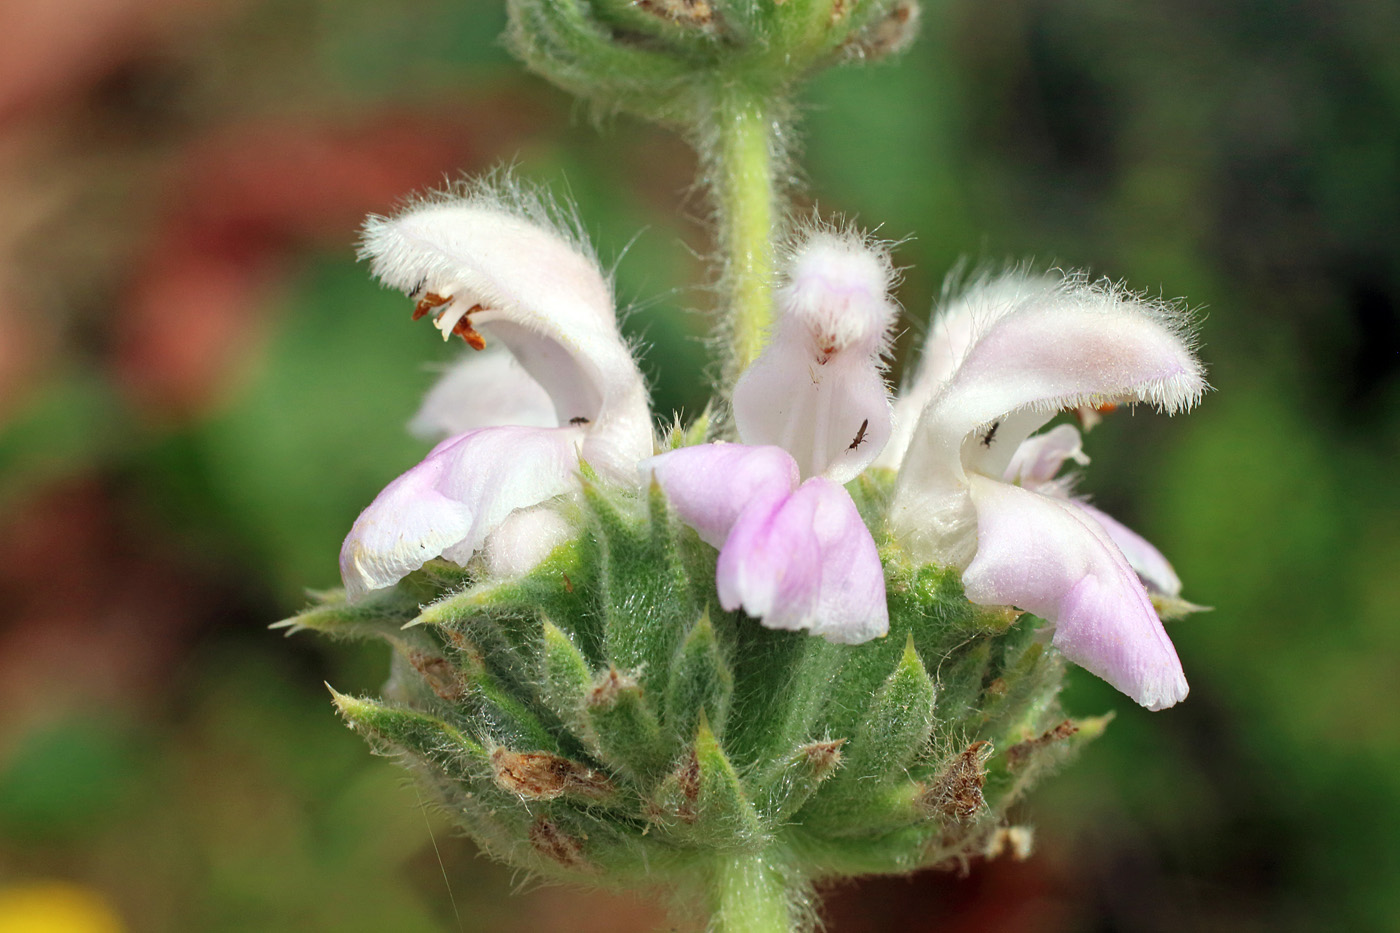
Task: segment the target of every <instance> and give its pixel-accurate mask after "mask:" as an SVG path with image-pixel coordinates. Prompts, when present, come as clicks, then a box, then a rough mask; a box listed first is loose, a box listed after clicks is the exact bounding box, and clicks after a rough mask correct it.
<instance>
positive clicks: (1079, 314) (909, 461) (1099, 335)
mask: <svg viewBox="0 0 1400 933" xmlns="http://www.w3.org/2000/svg"><path fill="white" fill-rule="evenodd" d="M1174 315H1176V316H1174ZM1206 388H1207V385H1206V382H1205V377H1204V371H1203V369H1202V367H1201V364H1200V362H1199V361H1198V360H1197V359H1196V357H1195V355H1194V353H1193V352H1192V347H1191V343H1190V339H1189V337H1188V336H1187V334H1186V330H1185V325H1184V323H1183V322H1182V321H1181V320H1180V318H1179V315H1178V314H1177V312H1175V310H1174V309H1172V308H1170V307H1168V306H1164V305H1160V304H1154V303H1151V302H1143V301H1138V300H1136V299H1134V298H1132V296H1128V295H1125V294H1122V293H1120V292H1117V291H1115V290H1113V289H1110V288H1107V287H1101V286H1088V285H1084V284H1083V283H1082V282H1080V281H1078V280H1073V279H1072V280H1068V281H1066V282H1064V283H1061V285H1060V286H1059V287H1057V288H1056V289H1054V290H1053V291H1045V290H1040V291H1032V292H1031V293H1029V294H1028V295H1027V296H1026V297H1025V298H1024V299H1023V300H1021V301H1020V302H1019V304H1017V305H1016V306H1015V307H1014V308H1012V309H1011V310H1009V311H1006V312H1005V313H1003V314H1002V315H1001V316H1000V317H998V318H997V319H996V320H995V321H994V322H993V323H992V324H991V325H990V327H988V328H987V329H986V330H985V331H984V332H982V333H980V334H979V335H978V336H977V338H976V340H975V341H974V342H973V343H972V345H971V346H970V347H969V348H968V350H967V352H966V354H965V356H964V358H963V360H962V362H961V363H960V364H959V365H958V367H957V369H956V370H955V371H954V372H953V374H952V375H951V376H950V377H949V378H948V380H947V381H946V382H945V383H944V385H943V387H942V389H941V390H940V391H939V392H938V393H937V394H936V395H935V396H934V397H933V399H932V401H930V402H929V404H928V405H927V407H926V408H925V409H924V412H923V414H922V416H921V417H920V421H919V426H918V428H917V430H916V432H915V435H914V438H913V441H912V443H911V445H910V449H909V451H908V453H907V454H906V457H905V461H904V464H903V466H902V468H901V470H900V476H899V482H898V486H897V488H896V493H895V499H894V504H893V507H892V510H891V527H892V529H893V530H894V531H895V533H896V534H897V535H898V536H900V537H901V538H903V539H905V540H906V543H907V544H909V545H910V546H911V548H912V549H913V550H914V551H915V554H916V556H920V557H923V558H925V559H931V560H938V559H946V554H945V553H942V551H943V549H942V548H941V545H940V541H939V535H938V534H937V533H935V534H930V533H929V532H928V530H927V529H926V528H923V527H922V526H921V523H920V518H919V517H920V515H921V514H924V513H928V512H936V513H949V512H952V511H956V507H955V506H954V505H952V504H951V502H949V501H945V500H956V499H962V498H965V497H966V496H967V494H968V490H967V482H966V480H967V475H968V473H969V472H970V471H978V472H984V473H986V474H988V475H993V476H1000V475H1001V473H1002V471H1003V470H1004V469H1005V468H1006V466H1007V465H1008V463H1009V460H1010V456H1011V454H1012V453H1013V452H1014V451H1015V450H1016V449H1017V447H1019V445H1020V443H1021V441H1023V440H1024V439H1025V438H1026V437H1027V436H1028V435H1029V433H1030V432H1031V431H1034V430H1035V429H1036V428H1038V427H1039V426H1040V425H1041V424H1044V422H1045V421H1047V420H1049V418H1050V417H1052V416H1053V415H1054V414H1055V413H1056V412H1058V411H1060V410H1062V409H1064V408H1074V407H1077V406H1080V405H1084V404H1090V405H1098V404H1103V403H1124V402H1127V403H1132V402H1147V403H1149V404H1152V405H1155V406H1156V407H1159V408H1162V409H1164V410H1166V411H1168V412H1173V411H1178V410H1181V409H1184V408H1188V407H1190V406H1191V405H1193V404H1195V402H1196V401H1197V400H1198V399H1199V398H1200V396H1201V394H1202V393H1204V392H1205V390H1206ZM993 430H995V433H994V434H993V435H992V437H991V439H990V440H991V442H990V443H988V442H987V441H988V437H987V435H988V433H989V432H992V431H993ZM979 436H980V438H981V442H980V443H979V442H978V441H977V440H976V438H977V437H979ZM984 447H985V448H986V449H985V450H983V449H981V448H984ZM998 448H999V450H998Z"/></svg>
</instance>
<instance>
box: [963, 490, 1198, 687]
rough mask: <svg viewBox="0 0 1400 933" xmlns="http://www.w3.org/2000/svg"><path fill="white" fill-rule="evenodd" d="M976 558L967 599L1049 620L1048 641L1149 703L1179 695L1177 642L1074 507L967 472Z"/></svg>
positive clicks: (1119, 557) (1103, 537)
mask: <svg viewBox="0 0 1400 933" xmlns="http://www.w3.org/2000/svg"><path fill="white" fill-rule="evenodd" d="M969 483H970V486H971V495H972V501H973V505H974V507H975V508H976V510H977V555H976V557H975V558H974V559H973V561H972V563H971V564H970V565H969V566H968V568H967V569H966V570H965V571H964V572H963V587H964V590H965V591H966V593H967V598H968V599H970V600H972V601H973V602H974V603H978V604H980V605H1007V606H1016V607H1018V608H1020V609H1024V610H1026V611H1029V612H1033V613H1035V614H1036V615H1038V616H1040V617H1041V618H1043V619H1045V620H1047V621H1048V622H1050V623H1052V624H1053V625H1054V626H1055V634H1054V638H1053V640H1052V644H1054V645H1055V647H1057V648H1059V649H1060V651H1061V652H1062V653H1063V654H1064V655H1065V657H1066V658H1068V659H1069V660H1071V661H1073V662H1074V663H1076V664H1078V665H1079V666H1081V667H1083V668H1084V669H1085V670H1088V671H1090V672H1091V673H1093V674H1097V675H1098V676H1099V677H1102V678H1103V679H1104V680H1106V681H1108V682H1109V683H1110V684H1112V685H1113V686H1114V687H1116V688H1118V689H1119V690H1121V691H1122V692H1123V693H1125V694H1127V695H1128V696H1130V697H1132V698H1133V699H1134V700H1136V701H1137V702H1138V703H1140V704H1142V705H1143V706H1145V707H1147V708H1148V709H1153V710H1156V709H1164V708H1166V707H1168V706H1172V705H1173V704H1175V703H1178V702H1180V701H1181V700H1182V699H1184V698H1185V697H1186V693H1187V685H1186V677H1185V675H1184V674H1183V672H1182V669H1181V661H1180V660H1179V659H1178V658H1177V654H1176V649H1175V648H1173V647H1172V643H1171V640H1170V639H1169V638H1167V633H1166V631H1165V630H1164V629H1163V628H1162V623H1161V621H1160V620H1159V619H1158V618H1157V613H1156V611H1155V610H1154V609H1153V608H1152V603H1151V601H1150V600H1149V599H1148V597H1147V593H1146V591H1145V590H1144V589H1143V586H1142V583H1141V582H1140V581H1139V580H1138V577H1137V574H1136V573H1134V572H1133V568H1132V567H1131V566H1129V564H1128V561H1127V560H1126V559H1125V558H1124V556H1123V554H1122V552H1120V551H1119V550H1118V547H1117V546H1116V545H1115V544H1114V543H1113V540H1112V539H1111V538H1110V537H1109V535H1108V533H1107V532H1106V531H1104V529H1103V528H1102V527H1101V526H1100V525H1099V524H1098V522H1096V521H1095V520H1094V519H1093V518H1092V517H1090V516H1089V515H1088V514H1087V513H1086V512H1084V510H1083V509H1081V508H1080V507H1079V506H1078V505H1076V504H1075V503H1073V502H1070V501H1068V500H1064V499H1059V498H1055V497H1051V496H1043V495H1039V494H1037V493H1034V492H1030V491H1028V490H1025V489H1021V488H1019V487H1016V486H1011V485H1008V484H1006V483H1001V482H998V481H996V480H992V479H988V478H985V477H979V476H972V477H969Z"/></svg>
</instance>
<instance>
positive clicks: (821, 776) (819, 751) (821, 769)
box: [801, 739, 846, 781]
mask: <svg viewBox="0 0 1400 933" xmlns="http://www.w3.org/2000/svg"><path fill="white" fill-rule="evenodd" d="M845 744H846V740H845V739H833V740H831V741H829V742H812V743H810V744H808V745H804V746H802V749H801V751H802V753H803V754H804V755H805V756H806V757H807V764H808V765H809V766H811V768H812V776H813V777H814V778H816V779H817V780H818V781H823V780H826V776H827V775H829V774H830V773H831V772H833V771H835V770H836V769H837V768H839V767H841V746H842V745H845Z"/></svg>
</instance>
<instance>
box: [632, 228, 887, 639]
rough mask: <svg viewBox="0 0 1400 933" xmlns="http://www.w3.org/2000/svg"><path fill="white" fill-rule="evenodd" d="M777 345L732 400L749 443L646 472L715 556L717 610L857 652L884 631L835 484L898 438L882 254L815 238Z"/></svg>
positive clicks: (797, 271)
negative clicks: (888, 384)
mask: <svg viewBox="0 0 1400 933" xmlns="http://www.w3.org/2000/svg"><path fill="white" fill-rule="evenodd" d="M787 278H788V282H787V285H786V286H785V287H784V288H783V289H782V290H781V292H780V293H779V295H778V305H779V309H780V312H781V314H780V317H779V319H778V322H777V327H776V331H775V334H774V336H773V340H772V342H771V343H770V344H769V345H768V347H767V348H766V349H765V350H764V352H763V353H762V354H761V355H760V357H759V358H758V359H757V360H756V361H755V362H754V364H753V365H752V366H751V367H750V368H749V369H748V370H746V371H745V372H744V373H743V375H741V376H740V378H739V381H738V383H737V384H736V385H735V388H734V420H735V424H736V426H737V428H738V431H739V436H740V438H741V440H742V441H743V443H741V444H702V445H697V446H694V447H686V448H682V449H680V450H676V451H672V452H670V453H665V454H662V455H660V456H658V457H654V458H652V459H651V460H650V461H647V462H646V463H644V464H643V468H644V469H645V470H648V471H650V472H651V473H652V474H653V475H654V476H655V478H656V481H657V482H658V483H660V485H661V488H662V490H663V491H664V492H665V493H666V495H667V498H668V499H669V500H670V501H671V504H672V506H673V507H674V508H675V509H676V512H677V514H678V515H679V516H680V518H681V520H682V521H684V522H686V523H687V524H689V525H691V526H692V527H693V528H695V530H696V532H697V533H698V534H699V535H700V537H701V539H702V540H704V541H706V542H708V543H709V544H711V545H713V546H714V547H716V548H719V551H720V553H719V563H718V565H717V568H716V583H717V586H718V589H719V597H720V604H721V605H722V606H723V607H724V608H725V609H727V610H734V609H738V608H740V607H742V608H743V609H744V611H745V612H747V613H748V614H749V615H751V616H754V617H756V618H758V619H760V621H761V622H762V624H763V625H765V626H767V627H769V628H775V629H808V630H810V631H811V633H812V634H814V635H820V636H822V637H824V638H826V639H827V640H829V641H832V642H837V643H844V644H859V643H860V642H864V641H868V640H870V639H872V638H877V637H879V636H881V635H884V634H885V633H886V632H887V631H888V630H889V608H888V605H887V603H886V600H885V577H884V569H883V567H882V565H881V563H880V556H879V553H878V551H877V549H876V547H875V541H874V539H873V538H872V537H871V535H870V531H869V529H868V528H866V526H865V523H864V522H863V521H862V519H861V516H860V513H859V511H857V509H856V506H855V503H854V502H853V501H852V500H851V497H850V495H849V494H848V493H847V492H846V490H845V489H844V488H842V486H841V485H840V484H841V483H844V482H847V481H849V480H851V479H853V478H854V477H855V476H857V475H858V474H859V473H860V472H861V471H862V470H863V469H865V467H866V466H868V465H869V464H870V463H871V462H872V461H873V460H874V459H875V457H876V456H877V455H878V454H879V452H880V449H881V447H883V446H884V443H885V440H886V439H887V438H888V437H889V433H890V402H889V392H888V390H887V389H886V388H885V382H884V378H883V375H882V372H883V361H882V357H883V353H884V351H885V349H886V347H887V346H888V340H889V330H890V327H891V326H892V325H893V323H894V319H895V316H896V314H897V313H898V309H897V308H896V307H895V305H894V304H893V303H892V302H891V301H890V299H889V297H888V292H889V289H890V287H891V284H892V279H893V270H892V268H891V266H890V263H889V257H888V255H887V254H886V253H885V251H884V250H882V249H879V248H877V247H874V246H872V245H871V244H869V243H866V242H865V241H864V240H862V239H861V238H860V237H858V236H857V235H855V234H853V233H845V234H839V233H832V232H826V231H818V232H814V233H812V234H810V235H808V237H807V238H806V239H805V240H804V241H803V242H802V243H801V245H800V246H799V247H798V249H797V250H796V251H795V252H794V254H793V256H792V258H791V260H790V262H789V263H788V270H787Z"/></svg>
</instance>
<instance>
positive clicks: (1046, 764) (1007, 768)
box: [983, 713, 1113, 810]
mask: <svg viewBox="0 0 1400 933" xmlns="http://www.w3.org/2000/svg"><path fill="white" fill-rule="evenodd" d="M1112 720H1113V713H1108V714H1106V715H1103V716H1091V717H1087V718H1084V719H1064V720H1061V721H1060V722H1059V723H1057V724H1056V725H1054V726H1052V727H1050V728H1048V729H1046V730H1044V731H1042V732H1041V733H1040V734H1039V735H1036V734H1033V733H1026V734H1024V735H1023V737H1022V738H1021V741H1019V742H1016V743H1015V744H1011V745H1008V746H1007V747H1006V748H1005V749H1004V750H1002V751H1001V752H1000V753H999V754H997V755H996V756H995V757H993V758H992V759H991V760H990V761H989V762H988V763H987V784H986V787H985V789H984V791H983V793H984V794H985V796H986V798H987V801H988V804H989V805H990V806H991V807H992V808H993V809H994V810H1004V809H1005V808H1006V807H1008V806H1010V805H1011V804H1012V803H1014V802H1015V801H1016V800H1018V799H1019V798H1020V797H1021V796H1022V795H1023V794H1025V792H1026V791H1027V790H1029V789H1030V787H1031V785H1033V784H1034V783H1035V782H1036V781H1038V780H1039V779H1040V778H1041V777H1043V776H1044V775H1045V774H1046V773H1047V772H1050V771H1053V770H1054V769H1056V768H1058V767H1060V766H1061V765H1063V764H1065V763H1066V762H1067V761H1069V760H1070V759H1071V758H1073V757H1074V756H1075V755H1076V754H1078V753H1079V751H1080V750H1081V749H1083V748H1084V747H1085V746H1086V745H1088V744H1089V743H1090V742H1092V741H1094V740H1095V739H1097V738H1098V737H1099V736H1101V735H1103V733H1104V730H1105V729H1107V728H1108V724H1109V723H1110V722H1111V721H1112Z"/></svg>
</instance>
